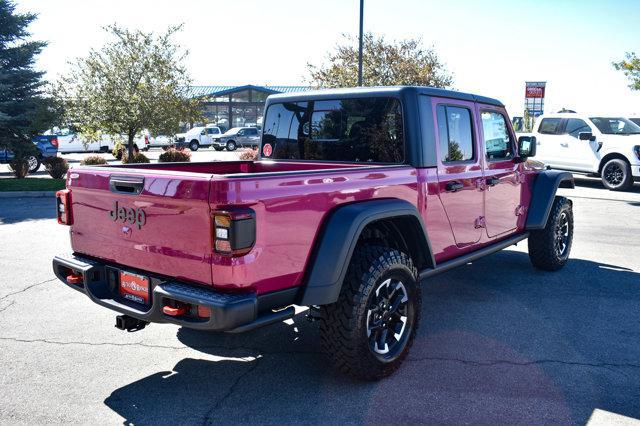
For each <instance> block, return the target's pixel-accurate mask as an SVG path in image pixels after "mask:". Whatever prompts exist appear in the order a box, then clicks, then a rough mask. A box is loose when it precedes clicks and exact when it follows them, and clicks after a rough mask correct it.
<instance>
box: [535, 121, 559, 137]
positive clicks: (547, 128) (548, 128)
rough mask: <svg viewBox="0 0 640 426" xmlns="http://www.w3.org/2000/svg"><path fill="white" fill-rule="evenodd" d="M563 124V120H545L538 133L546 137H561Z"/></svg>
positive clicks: (541, 123)
mask: <svg viewBox="0 0 640 426" xmlns="http://www.w3.org/2000/svg"><path fill="white" fill-rule="evenodd" d="M561 122H562V119H561V118H543V119H542V121H541V122H540V128H539V129H538V133H542V134H544V135H559V134H560V123H561Z"/></svg>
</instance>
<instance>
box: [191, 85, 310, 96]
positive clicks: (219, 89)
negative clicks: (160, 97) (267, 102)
mask: <svg viewBox="0 0 640 426" xmlns="http://www.w3.org/2000/svg"><path fill="white" fill-rule="evenodd" d="M246 89H253V90H259V91H262V92H267V93H293V92H304V91H307V90H310V89H311V88H310V87H308V86H256V85H253V84H247V85H244V86H190V87H189V90H188V92H187V94H188V96H189V97H191V98H201V97H204V96H224V95H228V94H229V93H233V92H239V91H241V90H246Z"/></svg>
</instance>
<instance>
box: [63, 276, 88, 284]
mask: <svg viewBox="0 0 640 426" xmlns="http://www.w3.org/2000/svg"><path fill="white" fill-rule="evenodd" d="M83 281H84V278H83V277H82V275H77V274H75V273H73V274H70V275H67V282H68V283H69V284H74V285H78V284H82V282H83Z"/></svg>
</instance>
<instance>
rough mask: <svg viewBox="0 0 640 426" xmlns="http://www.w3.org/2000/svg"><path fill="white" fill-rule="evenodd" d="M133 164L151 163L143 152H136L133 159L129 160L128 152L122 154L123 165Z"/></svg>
mask: <svg viewBox="0 0 640 426" xmlns="http://www.w3.org/2000/svg"><path fill="white" fill-rule="evenodd" d="M132 163H150V161H149V159H148V158H147V156H146V155H144V154H143V153H141V152H134V153H133V157H132V158H131V159H129V156H128V155H127V153H126V152H123V153H122V164H132Z"/></svg>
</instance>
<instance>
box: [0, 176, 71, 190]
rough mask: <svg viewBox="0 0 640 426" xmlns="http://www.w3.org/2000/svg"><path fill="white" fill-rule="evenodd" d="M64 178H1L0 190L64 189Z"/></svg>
mask: <svg viewBox="0 0 640 426" xmlns="http://www.w3.org/2000/svg"><path fill="white" fill-rule="evenodd" d="M64 185H65V179H48V178H28V177H27V178H24V179H15V178H3V179H0V191H58V190H60V189H64V187H65V186H64Z"/></svg>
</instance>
